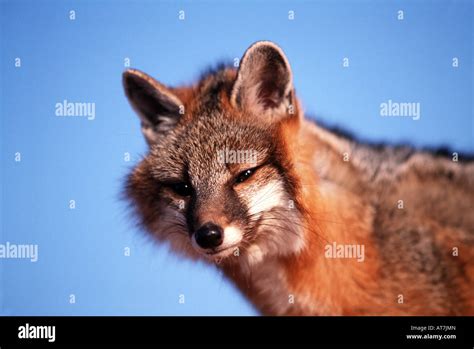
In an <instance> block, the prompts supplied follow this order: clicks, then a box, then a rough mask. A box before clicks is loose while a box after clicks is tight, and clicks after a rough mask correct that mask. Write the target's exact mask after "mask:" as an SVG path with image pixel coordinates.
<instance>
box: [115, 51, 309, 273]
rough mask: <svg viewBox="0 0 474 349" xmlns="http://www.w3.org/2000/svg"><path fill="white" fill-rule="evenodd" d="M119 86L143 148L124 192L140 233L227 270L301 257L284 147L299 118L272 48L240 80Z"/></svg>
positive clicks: (214, 76)
mask: <svg viewBox="0 0 474 349" xmlns="http://www.w3.org/2000/svg"><path fill="white" fill-rule="evenodd" d="M123 85H124V89H125V94H126V96H127V98H128V100H129V101H130V103H131V105H132V107H133V108H134V110H135V111H136V113H137V114H138V116H139V118H140V120H141V126H142V131H143V134H144V136H145V139H146V141H147V143H148V145H149V151H148V154H147V155H146V157H144V159H143V160H142V161H141V162H140V163H139V164H138V165H137V166H136V167H135V168H134V170H133V171H132V173H131V174H130V175H129V177H128V180H127V184H126V193H127V196H128V197H129V198H130V200H131V202H132V204H133V206H134V207H135V209H136V213H137V215H138V217H139V218H140V221H141V223H142V225H143V226H144V228H145V229H146V230H148V231H149V232H151V233H152V234H153V235H155V236H156V237H157V238H158V239H159V240H164V241H168V242H169V243H170V244H171V246H172V247H173V248H174V249H175V250H178V251H180V252H183V253H185V254H187V255H189V256H192V257H204V258H206V259H208V260H212V261H219V262H224V263H239V262H247V263H250V264H253V263H258V262H260V261H262V260H263V259H264V258H265V257H267V256H277V255H286V254H291V253H296V252H297V251H298V250H300V249H301V247H302V245H303V244H304V241H303V240H304V236H303V232H302V215H303V214H304V208H303V207H302V204H301V202H300V200H298V191H299V190H300V186H301V183H300V182H299V179H298V175H297V169H296V168H295V165H294V162H293V160H292V159H293V158H292V154H291V152H292V149H291V148H292V143H291V142H292V138H294V137H297V130H298V127H299V124H300V118H301V117H302V116H301V115H300V111H299V109H300V108H299V106H298V103H297V101H296V97H295V92H294V89H293V85H292V73H291V68H290V65H289V64H288V61H287V58H286V57H285V55H284V53H283V51H282V50H281V49H280V48H279V47H278V46H276V45H275V44H273V43H271V42H257V43H255V44H254V45H252V46H251V47H250V48H249V49H248V50H247V51H246V52H245V54H244V56H243V58H242V60H241V64H240V66H239V69H238V71H237V70H236V69H234V68H229V67H228V68H225V67H222V68H221V69H219V70H216V71H214V72H211V73H209V74H207V75H205V76H203V77H202V78H201V80H200V81H199V82H198V83H197V84H195V85H193V86H188V87H181V88H171V87H166V86H165V85H163V84H161V83H159V82H158V81H156V80H155V79H153V78H151V77H150V76H148V75H146V74H144V73H142V72H140V71H138V70H127V71H126V72H125V73H124V74H123Z"/></svg>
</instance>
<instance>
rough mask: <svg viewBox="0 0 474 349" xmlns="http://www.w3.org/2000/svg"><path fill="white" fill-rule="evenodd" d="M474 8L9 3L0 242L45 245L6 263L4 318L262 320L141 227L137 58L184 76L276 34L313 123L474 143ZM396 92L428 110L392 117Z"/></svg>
mask: <svg viewBox="0 0 474 349" xmlns="http://www.w3.org/2000/svg"><path fill="white" fill-rule="evenodd" d="M472 7H473V5H472V2H470V1H444V2H439V1H430V2H427V1H390V2H383V3H382V2H381V1H376V0H373V1H344V2H338V3H337V4H336V3H334V2H330V1H324V2H293V1H292V2H289V1H288V2H272V3H269V2H263V1H258V2H253V3H250V2H241V1H239V2H237V1H236V2H227V3H221V2H217V1H216V2H201V3H197V2H192V3H191V2H135V1H120V2H110V1H95V2H93V1H80V2H79V1H73V2H69V1H68V2H65V1H64V2H58V1H44V2H40V1H15V2H14V1H2V2H1V33H0V38H1V68H0V69H1V70H0V72H1V86H0V87H1V145H0V146H1V172H0V176H1V177H0V180H1V184H2V186H1V189H0V190H1V201H0V205H1V207H0V208H1V217H0V218H1V228H0V229H1V230H0V243H2V244H3V243H5V242H7V241H9V242H10V243H16V244H38V245H39V260H38V262H36V263H31V262H30V261H29V260H13V259H0V314H5V315H24V314H26V315H43V314H45V315H52V314H59V315H68V314H71V315H72V314H83V315H86V314H87V315H89V314H90V315H98V314H109V315H114V314H131V315H141V314H143V315H145V314H147V315H157V314H166V315H180V314H203V315H207V314H228V315H230V314H235V315H247V314H256V312H255V311H254V310H253V308H252V307H251V306H250V305H249V304H248V303H247V302H246V301H245V299H244V298H243V297H242V296H241V295H240V294H239V293H238V291H236V290H235V289H234V287H233V286H232V285H231V284H230V283H229V282H227V281H226V280H225V279H224V277H223V276H222V275H221V274H220V273H219V272H218V271H216V270H214V268H212V267H206V266H204V265H203V264H200V263H195V262H190V261H187V260H183V259H182V258H180V257H176V256H174V255H173V254H171V253H169V252H168V250H167V248H166V247H163V246H158V245H157V244H155V243H154V242H153V241H152V240H151V239H150V238H148V237H147V236H146V234H144V233H143V232H140V231H139V230H137V229H136V228H135V227H134V225H133V222H132V220H131V219H129V216H128V213H127V212H128V211H127V209H126V205H125V204H124V203H123V202H122V201H120V200H119V196H120V195H119V194H120V190H121V186H122V180H123V178H124V176H125V175H126V173H127V172H128V171H129V169H130V168H131V167H132V166H133V164H134V163H136V161H137V160H138V159H139V158H140V156H141V155H142V154H144V153H145V151H146V145H145V142H144V140H143V139H142V136H141V134H140V130H139V122H138V119H137V118H136V116H135V114H134V113H133V111H132V110H131V108H130V106H129V105H128V102H127V101H126V99H125V97H124V94H123V91H122V86H121V73H122V71H123V70H124V69H125V68H124V59H125V58H126V57H128V58H130V60H131V66H132V67H135V68H139V69H141V70H143V71H145V72H148V73H149V74H151V75H153V76H155V77H156V78H157V79H159V80H160V81H161V82H163V83H166V84H171V85H176V84H179V83H189V82H192V81H193V79H195V78H196V77H197V76H199V73H200V72H201V70H202V69H204V68H206V67H207V66H208V65H209V64H212V63H215V62H216V61H217V60H220V59H229V60H233V59H234V58H235V57H241V55H242V54H243V52H244V50H245V49H246V48H247V47H248V46H249V45H250V44H251V43H253V42H254V41H257V40H262V39H267V40H273V41H275V42H276V43H278V44H279V45H281V46H282V48H283V49H284V50H285V52H286V54H287V55H288V58H289V60H290V63H291V64H292V68H293V73H294V82H295V86H296V89H297V92H298V94H299V97H300V98H301V99H302V101H303V105H304V107H305V109H306V110H307V111H308V112H309V113H311V114H312V115H315V116H316V118H320V119H323V120H324V121H326V123H329V124H332V125H339V126H342V127H344V128H346V129H348V130H350V131H352V132H354V133H355V134H357V135H358V136H359V137H361V138H363V139H366V140H372V141H389V142H401V141H408V142H410V143H412V144H415V145H417V146H436V145H443V144H446V145H449V146H451V147H452V148H453V149H454V150H457V151H467V152H472V151H473V149H474V147H473V133H474V128H473V121H472V120H473V99H472V97H473V89H472V82H473V70H472V62H473V56H472V47H473V32H474V31H473V24H472V21H473V16H472V11H473V9H472ZM400 9H402V10H404V16H405V18H404V20H403V21H399V20H397V11H398V10H400ZM70 10H75V11H76V19H75V20H74V21H71V20H69V11H70ZM179 10H184V11H185V15H186V19H185V20H184V21H180V20H178V11H179ZM289 10H294V11H295V20H293V21H290V20H288V11H289ZM16 57H19V58H21V62H22V66H21V67H20V68H16V67H15V66H14V60H15V58H16ZM344 57H348V58H349V60H350V66H349V67H348V68H344V67H343V66H342V60H343V58H344ZM453 57H458V58H459V67H458V68H453V67H452V59H453ZM64 99H67V100H68V101H71V102H90V103H92V102H93V103H96V118H95V120H94V121H88V120H87V119H86V118H84V117H57V116H55V104H56V103H58V102H59V103H60V102H62V101H63V100H64ZM388 99H392V100H393V101H402V102H419V103H421V119H420V120H418V121H413V120H411V119H410V118H386V117H385V118H384V117H381V116H380V115H379V106H380V103H382V102H385V101H387V100H388ZM16 152H21V156H22V161H21V162H15V161H14V154H15V153H16ZM125 152H130V154H131V155H132V161H130V162H125V161H124V153H125ZM71 199H73V200H75V201H76V209H74V210H70V209H69V200H71ZM126 247H130V248H131V256H129V257H126V256H124V248H126ZM70 294H74V295H75V297H76V303H75V304H70V303H69V295H70ZM181 294H183V295H184V296H185V303H184V304H180V303H179V302H178V300H179V295H181Z"/></svg>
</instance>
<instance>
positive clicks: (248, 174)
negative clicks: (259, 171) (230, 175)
mask: <svg viewBox="0 0 474 349" xmlns="http://www.w3.org/2000/svg"><path fill="white" fill-rule="evenodd" d="M254 173H255V168H249V169H248V170H245V171H242V172H240V173H239V175H238V176H237V178H236V180H235V182H236V183H242V182H245V181H246V180H247V179H249V178H250V177H252V175H253V174H254Z"/></svg>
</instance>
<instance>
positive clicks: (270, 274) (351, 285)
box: [223, 125, 381, 315]
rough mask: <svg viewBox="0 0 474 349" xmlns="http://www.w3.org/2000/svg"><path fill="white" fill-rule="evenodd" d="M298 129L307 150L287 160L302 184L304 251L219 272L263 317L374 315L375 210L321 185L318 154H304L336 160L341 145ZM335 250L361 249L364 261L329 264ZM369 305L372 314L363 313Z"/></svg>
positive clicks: (348, 194)
mask: <svg viewBox="0 0 474 349" xmlns="http://www.w3.org/2000/svg"><path fill="white" fill-rule="evenodd" d="M307 126H309V125H307ZM301 129H302V130H303V129H305V130H310V131H309V133H308V131H302V132H300V134H299V140H300V141H301V142H303V144H305V146H304V147H301V148H300V147H296V148H299V149H296V151H295V153H294V154H291V156H293V158H294V159H295V170H296V172H297V173H298V174H299V177H300V182H303V184H304V185H302V186H301V190H300V192H299V194H298V195H299V197H298V200H299V202H301V203H302V204H304V206H305V207H304V208H305V210H304V211H305V212H306V213H305V214H304V216H303V220H304V222H303V226H304V227H305V229H304V232H303V234H304V241H305V244H304V247H303V248H302V249H301V250H299V251H298V252H297V253H294V254H290V255H285V256H266V257H265V258H264V259H263V260H262V261H261V262H259V263H257V264H254V265H248V264H239V265H236V266H223V268H224V271H225V273H226V274H227V275H228V276H229V277H230V278H231V279H233V280H234V281H235V283H236V284H237V285H238V287H239V288H240V289H241V290H242V291H243V292H244V294H246V295H247V296H248V297H249V299H250V300H251V301H252V302H253V303H254V305H255V306H256V307H257V308H258V309H259V310H260V311H262V313H264V314H267V315H330V314H331V315H337V314H353V312H354V309H357V313H358V314H360V313H364V312H366V313H370V314H373V313H374V309H376V308H377V307H376V303H377V302H378V301H377V299H378V298H377V294H380V290H378V289H377V283H376V281H375V277H376V274H377V270H378V264H377V260H378V259H377V256H376V255H375V251H376V250H375V248H374V247H373V242H372V241H370V239H369V233H370V229H371V228H370V227H371V225H372V219H373V210H372V209H371V208H370V206H368V205H366V204H365V203H364V202H362V201H361V199H359V197H358V196H356V195H355V194H353V193H351V192H349V191H347V190H345V189H344V188H342V187H340V186H338V185H337V184H335V183H333V182H331V181H329V180H325V179H321V178H320V176H319V175H318V173H317V172H318V171H317V170H316V169H315V168H314V164H313V161H312V159H313V158H314V157H315V156H316V157H317V154H314V153H310V152H308V153H305V151H302V150H303V149H313V150H314V149H324V148H325V147H326V148H327V149H325V154H326V156H337V154H338V153H339V152H340V149H338V148H337V147H338V146H339V147H340V146H342V147H343V145H341V144H331V142H330V141H331V139H329V140H328V139H324V137H325V135H319V136H318V135H316V133H317V132H318V131H317V130H314V129H311V127H309V128H308V127H306V126H305V127H304V128H301ZM315 132H316V133H315ZM315 135H316V137H315ZM327 136H328V137H330V135H327ZM333 140H335V139H333ZM315 143H319V144H315ZM335 245H340V246H347V245H352V246H359V247H362V246H363V251H364V255H363V257H362V258H363V259H362V260H361V258H359V259H356V258H344V257H343V258H333V257H334V256H333V257H329V258H328V255H327V254H325V250H326V249H327V248H331V246H335ZM328 246H329V247H328ZM380 301H381V300H380ZM374 303H375V304H374ZM367 305H370V306H371V309H364V307H367Z"/></svg>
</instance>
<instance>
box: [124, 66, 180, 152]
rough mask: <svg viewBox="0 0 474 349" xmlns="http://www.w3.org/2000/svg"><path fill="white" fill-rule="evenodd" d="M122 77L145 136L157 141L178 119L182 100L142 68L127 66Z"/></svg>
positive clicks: (149, 140)
mask: <svg viewBox="0 0 474 349" xmlns="http://www.w3.org/2000/svg"><path fill="white" fill-rule="evenodd" d="M122 78H123V87H124V90H125V94H126V95H127V98H128V100H129V101H130V104H131V105H132V107H133V109H134V110H135V111H136V112H137V113H138V116H139V117H140V119H141V122H142V132H143V134H144V136H145V138H146V140H147V141H148V143H154V142H156V141H157V139H158V138H159V137H160V135H161V134H163V133H165V132H167V131H168V130H170V129H172V128H173V127H174V126H175V125H176V123H177V122H178V121H179V118H180V116H181V115H180V109H181V106H182V103H181V101H180V100H179V98H178V97H176V96H175V95H174V94H173V93H172V92H171V91H170V90H169V89H168V88H166V87H165V86H163V85H162V84H160V83H159V82H158V81H156V80H155V79H153V78H152V77H151V76H148V75H147V74H145V73H143V72H141V71H139V70H135V69H128V70H126V71H125V72H124V73H123V77H122Z"/></svg>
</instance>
